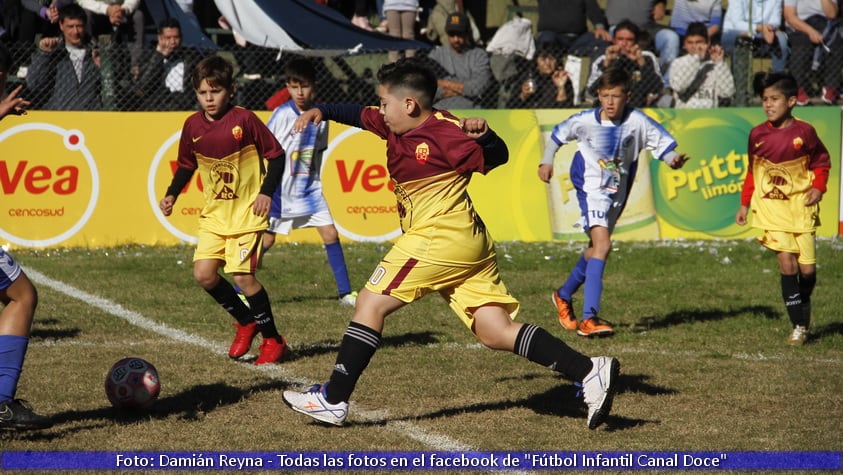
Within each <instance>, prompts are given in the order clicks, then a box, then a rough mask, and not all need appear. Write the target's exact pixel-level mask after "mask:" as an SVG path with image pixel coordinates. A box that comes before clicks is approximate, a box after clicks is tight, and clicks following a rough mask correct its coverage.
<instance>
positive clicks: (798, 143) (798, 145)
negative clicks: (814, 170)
mask: <svg viewBox="0 0 843 475" xmlns="http://www.w3.org/2000/svg"><path fill="white" fill-rule="evenodd" d="M803 145H805V142H803V141H802V137H796V138H795V139H793V150H796V151H797V152H798V151H800V150H802V146H803Z"/></svg>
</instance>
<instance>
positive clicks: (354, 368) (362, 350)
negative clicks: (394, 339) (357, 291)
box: [325, 322, 381, 404]
mask: <svg viewBox="0 0 843 475" xmlns="http://www.w3.org/2000/svg"><path fill="white" fill-rule="evenodd" d="M380 344H381V334H380V333H378V332H376V331H374V330H372V329H371V328H369V327H367V326H365V325H361V324H359V323H355V322H351V323H349V324H348V329H346V330H345V335H343V337H342V343H341V344H340V351H339V354H337V362H336V364H334V371H333V372H332V373H331V380H330V382H329V383H330V384H328V387H327V388H325V399H326V400H327V401H328V402H329V403H331V404H337V403H338V402H341V401H348V399H349V398H350V397H351V393H352V392H353V391H354V386H356V385H357V380H358V379H360V375H361V374H363V370H365V369H366V366H369V360H371V359H372V356H373V355H374V354H375V351H377V349H378V347H379V346H380Z"/></svg>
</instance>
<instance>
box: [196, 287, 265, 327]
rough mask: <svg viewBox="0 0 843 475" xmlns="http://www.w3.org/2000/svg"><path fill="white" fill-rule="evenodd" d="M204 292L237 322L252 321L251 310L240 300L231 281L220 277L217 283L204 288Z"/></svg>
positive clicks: (242, 323)
mask: <svg viewBox="0 0 843 475" xmlns="http://www.w3.org/2000/svg"><path fill="white" fill-rule="evenodd" d="M205 292H208V295H210V296H211V297H213V298H214V300H216V301H217V303H218V304H220V306H222V308H224V309H225V311H226V312H228V313H230V314H231V316H232V317H234V319H235V320H237V323H239V324H241V325H248V324H250V323H252V322H253V321H254V319H253V318H252V311H251V310H249V307H247V306H246V304H244V303H243V301H242V300H240V297H239V296H237V292H235V291H234V287H233V286H232V285H231V283H230V282H228V281H227V280H225V279H223V278H222V277H220V280H219V281H218V282H217V285H215V286H214V287H213V288H211V289H205Z"/></svg>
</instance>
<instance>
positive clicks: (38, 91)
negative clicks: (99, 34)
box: [26, 3, 102, 110]
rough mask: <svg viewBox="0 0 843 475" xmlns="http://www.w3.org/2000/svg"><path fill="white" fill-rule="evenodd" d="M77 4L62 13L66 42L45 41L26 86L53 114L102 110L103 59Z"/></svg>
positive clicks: (83, 13)
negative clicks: (66, 111) (65, 111)
mask: <svg viewBox="0 0 843 475" xmlns="http://www.w3.org/2000/svg"><path fill="white" fill-rule="evenodd" d="M86 20H87V16H86V15H85V11H84V10H83V9H82V7H80V6H79V5H77V4H75V3H74V4H70V5H67V6H65V7H62V8H61V9H59V30H61V33H62V38H41V41H39V42H38V50H36V51H35V53H33V55H32V63H31V64H30V66H29V73H28V74H27V75H26V85H27V87H28V88H29V90H30V95H31V96H32V97H31V98H30V99H32V100H33V101H36V100H37V101H38V102H39V103H40V104H43V107H42V108H43V109H49V110H99V109H101V108H102V102H101V99H100V87H101V77H100V58H99V53H98V52H97V50H96V48H95V45H93V43H92V42H91V41H90V38H89V37H88V36H87V33H86V30H85V22H86Z"/></svg>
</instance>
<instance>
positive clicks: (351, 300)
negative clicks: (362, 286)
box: [339, 292, 357, 307]
mask: <svg viewBox="0 0 843 475" xmlns="http://www.w3.org/2000/svg"><path fill="white" fill-rule="evenodd" d="M339 301H340V305H348V306H349V307H354V306H355V305H357V292H351V293H350V294H345V295H343V296H342V297H340V299H339Z"/></svg>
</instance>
